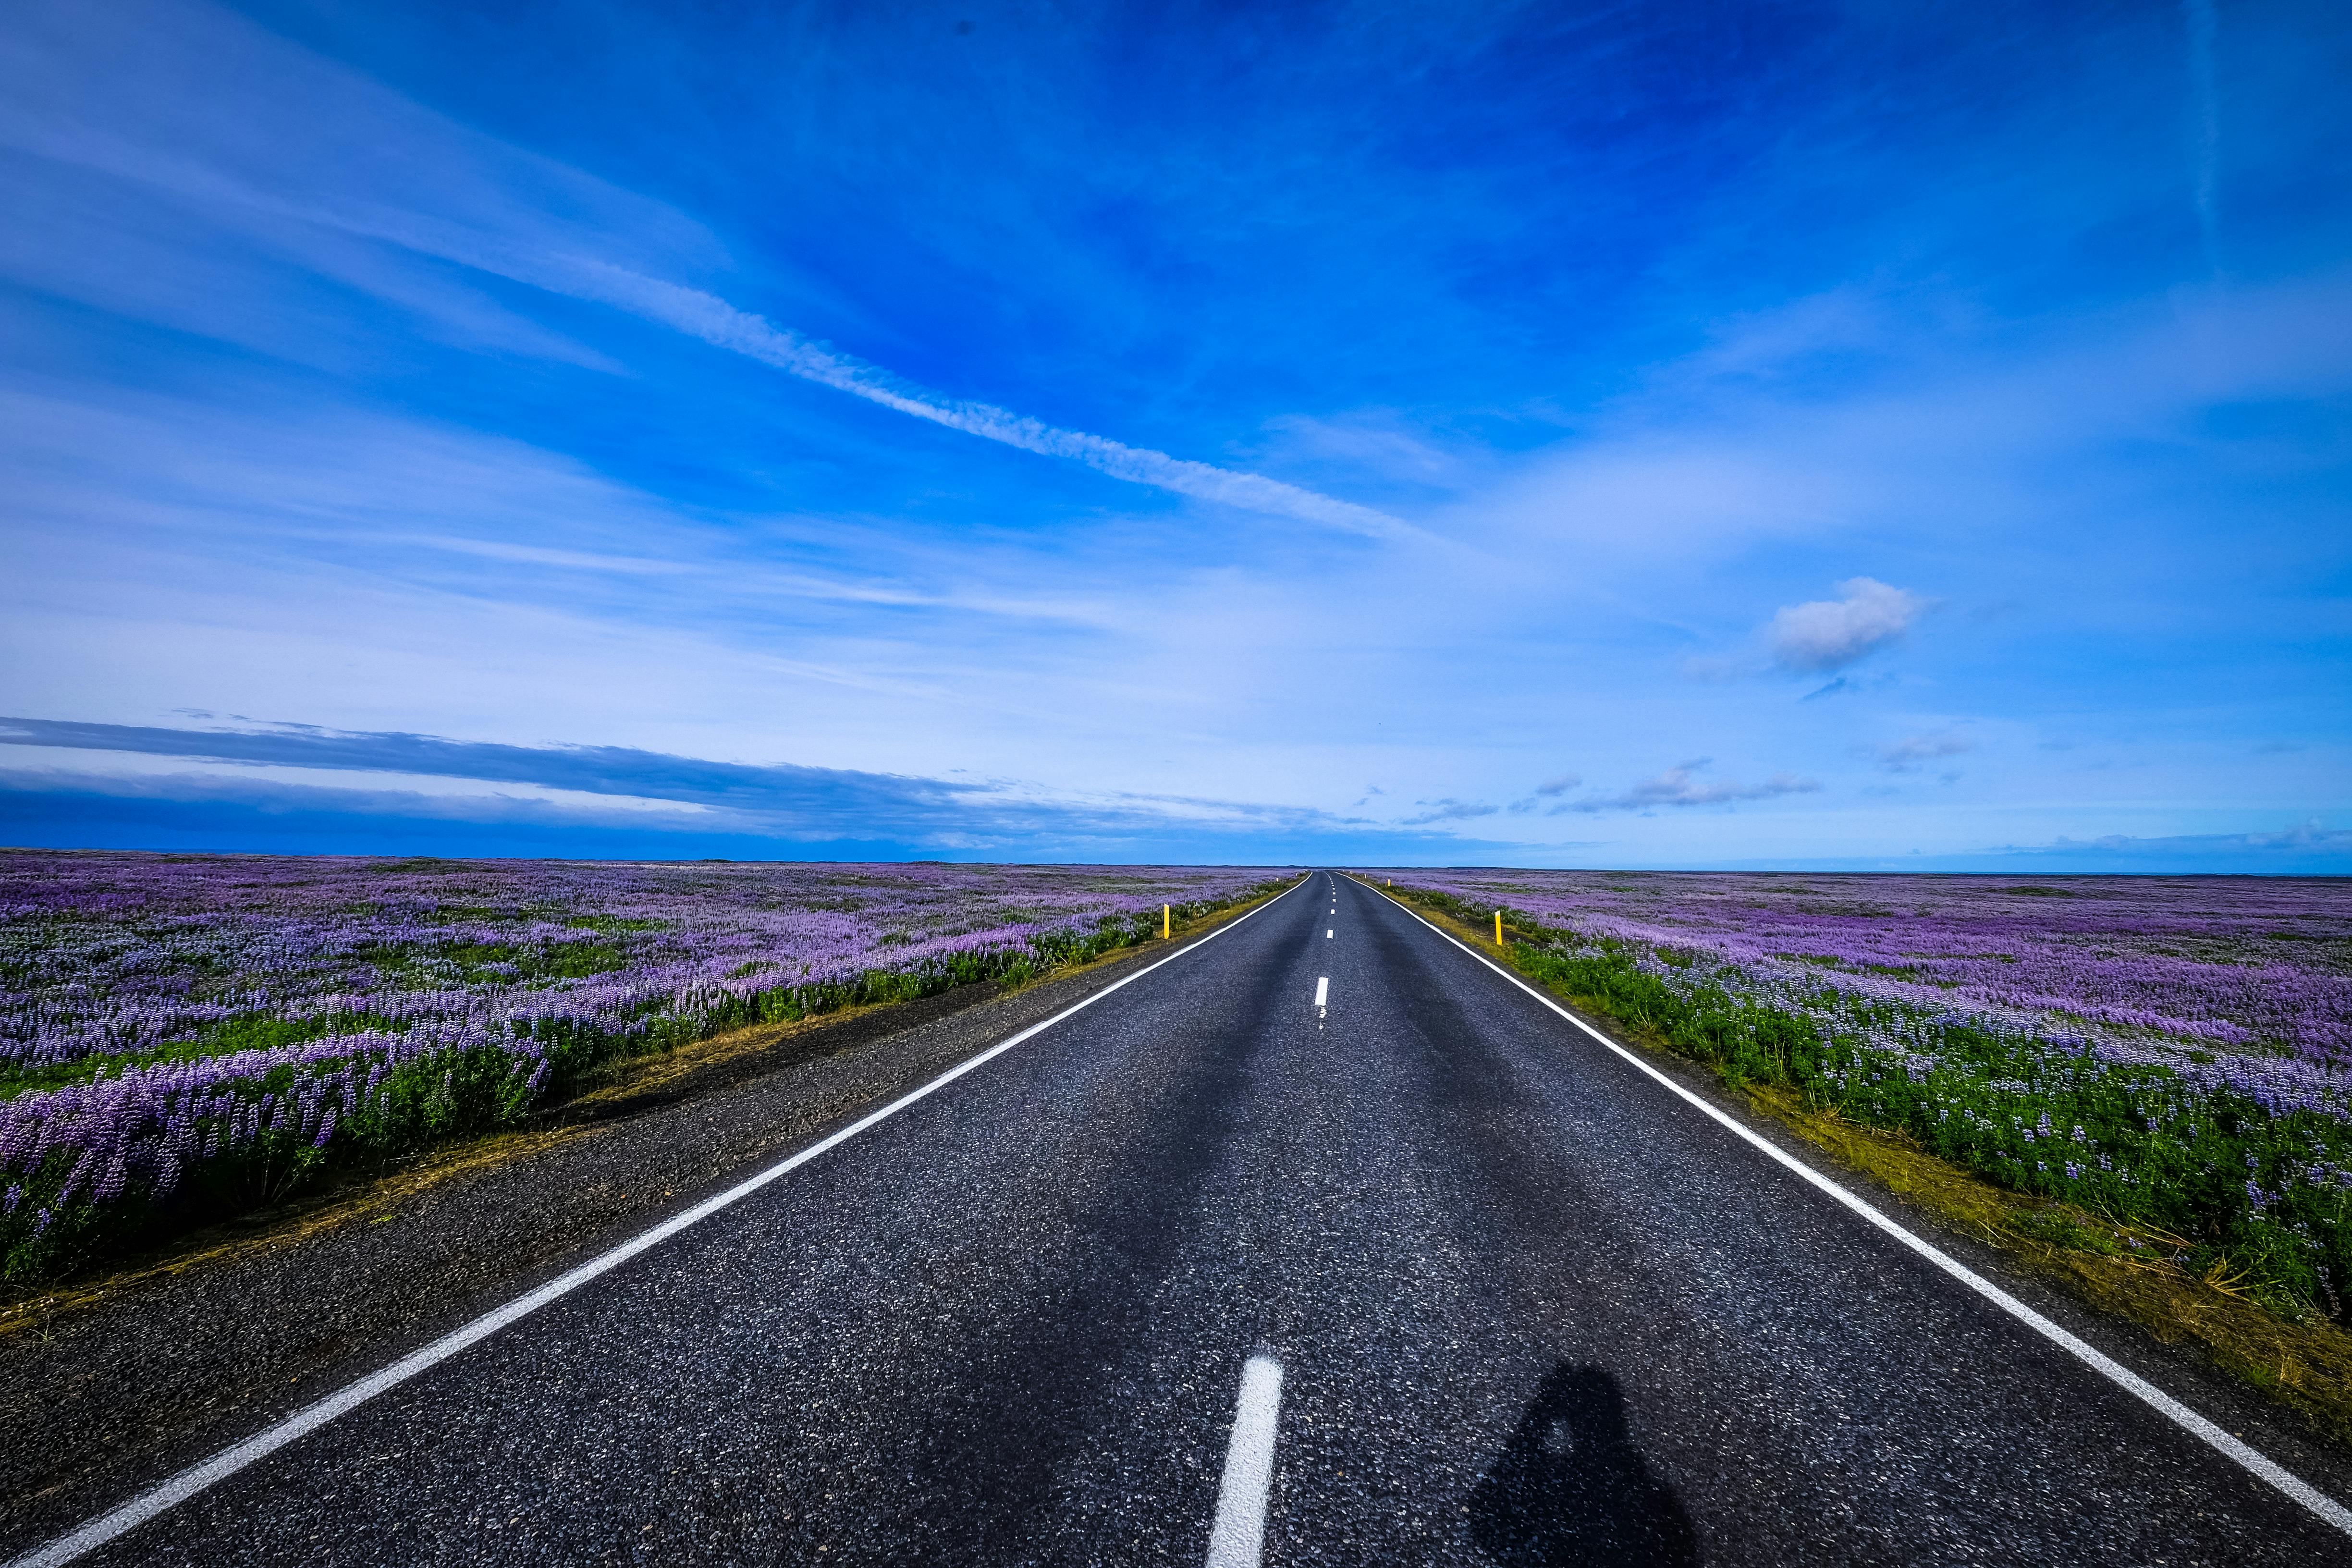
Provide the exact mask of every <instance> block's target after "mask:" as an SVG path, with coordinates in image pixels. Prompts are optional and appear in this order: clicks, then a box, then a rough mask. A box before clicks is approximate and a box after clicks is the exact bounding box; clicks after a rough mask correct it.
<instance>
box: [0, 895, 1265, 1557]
mask: <svg viewBox="0 0 2352 1568" xmlns="http://www.w3.org/2000/svg"><path fill="white" fill-rule="evenodd" d="M1301 885H1302V886H1303V884H1301ZM1294 890H1295V889H1289V888H1286V889H1283V890H1282V891H1281V892H1279V893H1276V895H1275V896H1274V897H1273V898H1271V899H1268V900H1266V901H1265V903H1262V904H1260V905H1259V906H1258V907H1257V909H1255V910H1250V911H1249V913H1248V914H1245V915H1244V916H1242V917H1241V920H1237V921H1233V922H1231V923H1230V924H1227V925H1222V926H1219V927H1218V928H1217V929H1216V930H1214V931H1211V932H1210V933H1209V934H1208V935H1206V936H1204V937H1202V939H1201V940H1200V941H1199V942H1192V943H1190V944H1189V945H1187V946H1185V947H1181V948H1179V949H1178V950H1177V951H1176V952H1171V953H1170V954H1169V955H1168V956H1167V957H1165V958H1162V959H1160V960H1158V961H1157V962H1155V963H1148V964H1145V965H1144V966H1143V967H1142V968H1141V969H1139V970H1137V971H1136V972H1135V973H1132V974H1130V975H1128V976H1127V977H1126V978H1124V979H1121V980H1117V981H1114V982H1112V983H1111V984H1108V985H1106V986H1104V987H1103V988H1102V989H1101V990H1099V991H1097V992H1096V993H1095V994H1093V995H1091V996H1088V997H1086V998H1084V999H1083V1000H1081V1001H1078V1002H1076V1003H1074V1004H1072V1005H1070V1006H1067V1007H1065V1008H1063V1009H1062V1010H1061V1011H1060V1012H1058V1013H1056V1014H1055V1015H1054V1016H1052V1017H1050V1018H1047V1019H1045V1021H1044V1022H1043V1023H1037V1024H1032V1025H1030V1026H1028V1027H1027V1028H1025V1029H1024V1030H1022V1031H1021V1032H1020V1033H1019V1034H1017V1035H1014V1036H1013V1037H1010V1038H1008V1039H1006V1040H1003V1041H1002V1042H1000V1043H999V1044H996V1045H993V1046H991V1047H989V1048H988V1049H986V1050H984V1051H982V1052H981V1053H980V1055H978V1056H976V1057H972V1058H970V1059H968V1060H966V1061H963V1062H960V1063H958V1064H957V1065H956V1066H954V1067H951V1068H949V1069H948V1070H947V1071H945V1072H943V1073H941V1074H940V1076H939V1077H937V1078H935V1079H931V1081H930V1082H929V1083H927V1084H925V1085H923V1087H922V1088H920V1089H915V1090H913V1091H912V1092H910V1093H908V1094H903V1095H900V1096H899V1097H898V1099H896V1100H892V1101H891V1102H890V1103H889V1104H887V1105H886V1106H884V1107H883V1108H882V1109H881V1110H877V1111H874V1112H871V1113H870V1114H868V1115H866V1116H863V1117H860V1118H859V1119H858V1120H856V1121H853V1122H851V1123H850V1124H849V1125H848V1126H846V1127H845V1128H843V1129H842V1130H841V1131H838V1132H835V1133H834V1134H832V1135H831V1136H829V1137H827V1138H824V1139H822V1140H820V1141H819V1142H814V1143H812V1144H810V1145H809V1146H808V1147H807V1148H805V1149H803V1150H802V1151H801V1152H799V1153H797V1154H793V1155H791V1156H788V1157H787V1158H785V1159H782V1160H780V1161H778V1162H777V1163H774V1164H772V1165H771V1166H769V1167H768V1168H767V1169H766V1170H764V1171H761V1173H759V1174H758V1175H756V1176H753V1177H751V1179H750V1180H749V1181H745V1182H739V1183H737V1184H735V1185H734V1186H731V1187H730V1188H728V1189H727V1190H726V1191H725V1192H723V1193H720V1194H718V1195H717V1196H716V1197H710V1198H705V1199H704V1200H703V1201H702V1202H700V1203H698V1204H697V1205H694V1206H693V1207H692V1208H690V1209H688V1210H687V1211H686V1212H685V1213H684V1214H680V1215H672V1216H671V1217H669V1218H668V1219H666V1220H664V1221H662V1222H661V1224H659V1225H657V1226H654V1227H653V1228H652V1229H651V1230H647V1231H644V1232H641V1233H640V1234H638V1235H636V1236H635V1237H630V1238H629V1239H628V1240H626V1241H625V1242H623V1243H621V1245H620V1246H618V1247H614V1248H613V1249H612V1250H611V1251H609V1252H604V1253H600V1254H598V1255H597V1256H596V1257H594V1258H590V1259H589V1260H588V1261H587V1262H585V1263H583V1264H582V1265H580V1267H579V1268H574V1269H572V1271H571V1272H570V1273H568V1274H562V1275H559V1276H557V1277H556V1278H555V1279H551V1280H549V1281H548V1282H547V1283H546V1284H544V1285H541V1287H540V1288H539V1289H536V1290H533V1291H530V1292H529V1293H528V1294H526V1295H521V1296H518V1297H516V1298H515V1299H514V1300H511V1301H509V1302H508V1303H507V1304H506V1305H505V1306H503V1307H499V1308H498V1309H496V1310H493V1311H489V1312H486V1313H484V1314H483V1315H482V1316H480V1317H478V1318H476V1319H475V1320H474V1321H472V1322H470V1323H467V1324H466V1325H465V1326H464V1327H463V1328H459V1329H453V1330H451V1331H449V1332H448V1333H446V1334H444V1335H442V1336H441V1337H440V1338H439V1339H437V1340H435V1341H434V1342H432V1343H431V1344H428V1345H426V1346H425V1348H424V1349H422V1350H418V1351H413V1352H410V1353H409V1354H407V1355H405V1356H403V1357H402V1358H401V1359H400V1360H398V1361H396V1362H394V1363H392V1364H391V1365H390V1366H387V1367H385V1368H384V1369H383V1370H382V1371H381V1372H375V1373H370V1374H369V1375H367V1376H366V1377H363V1378H361V1379H360V1380H359V1381H358V1382H357V1383H354V1384H349V1385H347V1386H345V1387H343V1388H340V1389H338V1390H336V1391H335V1392H334V1393H332V1394H328V1395H327V1396H326V1397H325V1398H324V1399H321V1400H319V1401H318V1402H317V1403H315V1404H312V1405H305V1406H303V1407H302V1408H301V1409H300V1410H298V1411H296V1412H295V1413H294V1414H293V1415H289V1416H288V1417H287V1418H286V1419H285V1420H283V1421H280V1422H279V1423H278V1425H277V1426H272V1427H270V1428H268V1430H267V1431H264V1432H260V1433H257V1434H256V1435H255V1436H250V1437H247V1439H246V1440H245V1441H244V1442H242V1443H238V1444H236V1445H234V1446H232V1447H226V1448H224V1449H222V1450H221V1451H220V1452H219V1453H217V1454H215V1455H214V1456H213V1457H212V1458H209V1459H205V1460H204V1461H203V1462H201V1463H199V1464H195V1465H191V1466H190V1467H188V1468H186V1469H184V1470H182V1471H181V1472H180V1473H179V1474H178V1475H176V1476H173V1477H172V1478H170V1479H168V1480H165V1481H163V1482H162V1483H161V1484H159V1485H157V1486H155V1487H153V1488H152V1489H149V1490H147V1491H144V1492H142V1493H141V1494H139V1496H137V1497H135V1498H133V1499H131V1500H130V1501H129V1502H127V1503H124V1504H123V1505H122V1506H121V1508H118V1509H116V1510H113V1511H112V1512H110V1513H102V1514H100V1515H99V1516H98V1517H97V1518H96V1519H93V1520H91V1521H89V1523H87V1524H85V1525H83V1526H82V1527H81V1528H80V1529H79V1530H77V1531H74V1532H73V1533H71V1534H70V1535H61V1536H59V1537H58V1539H57V1540H55V1541H52V1542H48V1544H47V1545H45V1546H37V1547H35V1548H34V1549H33V1550H31V1551H30V1552H26V1553H24V1554H23V1555H22V1556H20V1557H16V1558H15V1559H13V1560H11V1561H10V1563H8V1565H7V1568H57V1565H58V1564H61V1563H70V1562H72V1561H73V1560H74V1559H75V1558H77V1557H79V1556H81V1555H83V1554H84V1553H86V1552H94V1551H96V1550H97V1549H98V1548H99V1547H100V1546H103V1545H105V1544H106V1543H107V1542H110V1541H112V1540H113V1539H115V1538H116V1537H117V1536H119V1535H121V1534H124V1533H125V1532H127V1531H131V1530H135V1529H137V1528H138V1527H139V1526H140V1525H142V1524H144V1523H146V1522H147V1521H149V1520H151V1519H153V1518H154V1517H155V1516H156V1515H157V1514H160V1513H163V1512H164V1511H165V1510H169V1509H172V1508H175V1507H177V1506H178V1505H179V1504H181V1503H184V1502H185V1501H187V1500H189V1499H190V1498H192V1497H194V1496H195V1495H196V1494H197V1493H199V1492H202V1491H204V1490H205V1489H207V1488H209V1487H212V1486H214V1485H215V1484H216V1483H218V1482H221V1481H224V1480H226V1479H228V1478H229V1477H231V1476H233V1475H235V1474H236V1473H237V1472H238V1471H239V1470H242V1469H244V1468H246V1467H247V1466H248V1465H251V1464H253V1463H254V1462H255V1461H257V1460H258V1459H263V1458H268V1456H269V1455H271V1454H274V1453H276V1452H277V1451H278V1449H280V1448H282V1447H286V1445H287V1444H289V1443H291V1442H293V1441H294V1440H295V1439H297V1438H299V1437H303V1436H308V1435H309V1434H310V1433H312V1432H315V1431H317V1430H318V1429H319V1428H320V1427H321V1426H326V1425H327V1424H328V1423H329V1422H331V1421H332V1420H334V1419H335V1418H336V1417H337V1416H339V1415H346V1414H348V1413H350V1412H351V1411H353V1410H356V1409H358V1408H359V1407H360V1406H361V1405H364V1404H366V1403H367V1402H368V1401H369V1400H371V1399H373V1398H374V1397H375V1396H376V1395H377V1394H382V1393H383V1392H384V1391H385V1390H387V1389H391V1388H397V1387H399V1386H400V1385H401V1384H404V1383H406V1382H407V1381H408V1380H409V1379H410V1378H412V1377H415V1375H416V1374H417V1373H421V1372H426V1371H429V1370H431V1369H432V1368H434V1367H436V1366H438V1365H440V1364H441V1363H443V1362H445V1361H447V1360H448V1359H449V1358H450V1357H451V1356H453V1355H456V1354H457V1352H459V1351H462V1350H465V1349H466V1348H467V1347H468V1346H470V1345H475V1344H478V1343H479V1342H482V1341H483V1340H486V1339H488V1338H489V1337H490V1336H491V1335H492V1334H495V1333H497V1332H498V1331H499V1330H500V1329H503V1328H506V1327H508V1326H509V1324H512V1323H516V1322H520V1321H521V1320H523V1319H524V1318H527V1317H529V1316H530V1314H531V1313H533V1312H536V1311H538V1310H540V1309H541V1307H544V1306H546V1305H547V1304H548V1303H549V1302H551V1301H553V1300H559V1299H561V1298H562V1297H565V1296H568V1295H570V1294H571V1293H572V1291H574V1290H577V1289H580V1287H582V1286H583V1285H585V1284H587V1283H588V1282H589V1281H590V1280H592V1279H597V1278H599V1277H600V1276H603V1275H605V1274H609V1273H611V1272H612V1271H613V1270H614V1269H615V1268H619V1267H620V1266H621V1265H622V1264H624V1263H626V1262H628V1261H629V1260H630V1259H631V1258H635V1257H636V1256H638V1255H639V1254H640V1253H645V1252H650V1251H652V1250H653V1249H654V1248H655V1247H659V1246H660V1245H661V1244H662V1243H663V1242H665V1241H667V1240H668V1239H669V1238H670V1237H673V1236H676V1235H677V1233H678V1232H680V1231H682V1230H685V1229H688V1227H690V1226H696V1225H699V1224H700V1223H701V1222H702V1221H704V1220H706V1219H709V1217H710V1216H711V1215H715V1214H717V1213H718V1212H719V1210H721V1209H724V1208H728V1207H730V1206H731V1205H735V1204H738V1203H740V1202H742V1201H743V1200H744V1199H745V1198H748V1197H750V1196H751V1194H753V1193H756V1192H758V1191H759V1190H760V1189H761V1188H762V1187H764V1186H766V1185H768V1184H770V1183H771V1182H773V1181H776V1180H777V1179H778V1178H780V1177H782V1176H785V1175H789V1174H790V1173H793V1171H796V1170H798V1169H800V1167H802V1166H803V1165H805V1164H807V1163H809V1162H810V1161H811V1160H814V1159H815V1158H816V1157H817V1156H818V1155H819V1154H822V1153H824V1152H827V1151H828V1150H832V1149H837V1148H839V1147H840V1146H841V1145H842V1144H844V1143H846V1142H849V1141H850V1140H851V1139H852V1138H855V1137H856V1136H857V1135H858V1134H859V1133H860V1132H863V1131H866V1129H867V1128H869V1127H872V1126H874V1125H875V1124H876V1123H877V1122H881V1121H888V1120H889V1119H890V1118H891V1117H893V1116H896V1115H898V1112H900V1111H902V1110H906V1109H907V1108H908V1106H910V1105H912V1104H914V1103H915V1102H916V1101H917V1100H923V1099H926V1098H928V1097H929V1096H930V1095H933V1094H936V1093H938V1092H939V1091H940V1089H945V1088H946V1087H947V1086H948V1085H950V1084H951V1083H953V1082H954V1081H955V1080H956V1079H960V1078H961V1077H963V1075H964V1074H966V1073H968V1072H971V1071H972V1070H973V1069H974V1068H979V1067H981V1066H982V1065H984V1064H986V1063H988V1062H992V1061H994V1060H995V1059H996V1058H998V1057H1001V1056H1003V1054H1004V1053H1005V1052H1007V1051H1009V1050H1011V1049H1012V1048H1013V1047H1015V1046H1017V1045H1020V1044H1021V1043H1023V1042H1024V1041H1025V1040H1031V1039H1034V1038H1035V1037H1037V1036H1039V1035H1042V1034H1044V1033H1045V1031H1046V1030H1048V1029H1050V1028H1052V1027H1053V1026H1055V1025H1056V1024H1058V1023H1060V1022H1061V1021H1062V1020H1063V1019H1065V1018H1067V1017H1069V1016H1072V1015H1074V1014H1076V1013H1082V1012H1084V1011H1085V1010H1086V1009H1087V1008H1088V1007H1091V1006H1093V1005H1095V1004H1096V1003H1097V1002H1099V1001H1101V1000H1102V999H1103V998H1104V997H1106V996H1108V995H1109V994H1111V993H1112V992H1114V991H1118V990H1120V989H1122V988H1123V987H1125V986H1129V985H1132V984H1135V983H1136V982H1137V981H1139V980H1140V979H1142V978H1143V977H1144V976H1145V975H1147V974H1149V973H1151V972H1152V971H1153V970H1155V969H1158V968H1159V967H1160V965H1161V964H1166V963H1175V962H1176V961H1177V960H1178V959H1180V958H1182V957H1183V956H1185V954H1187V953H1190V952H1193V951H1195V950H1196V949H1198V948H1201V947H1202V946H1204V945H1206V944H1207V943H1209V942H1214V941H1215V940H1216V939H1217V938H1219V937H1221V936H1223V935H1224V934H1225V932H1227V931H1231V930H1233V929H1234V926H1238V925H1240V924H1241V923H1242V921H1246V920H1249V919H1251V918H1252V917H1254V916H1255V915H1256V914H1257V913H1259V911H1260V910H1270V909H1272V908H1273V907H1274V906H1275V905H1276V904H1277V903H1279V902H1281V901H1282V900H1284V899H1286V898H1288V897H1289V896H1290V894H1291V893H1292V891H1294ZM1276 1376H1277V1378H1279V1376H1280V1373H1279V1371H1278V1370H1277V1372H1276ZM1252 1561H1253V1562H1254V1561H1255V1558H1253V1559H1252Z"/></svg>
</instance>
